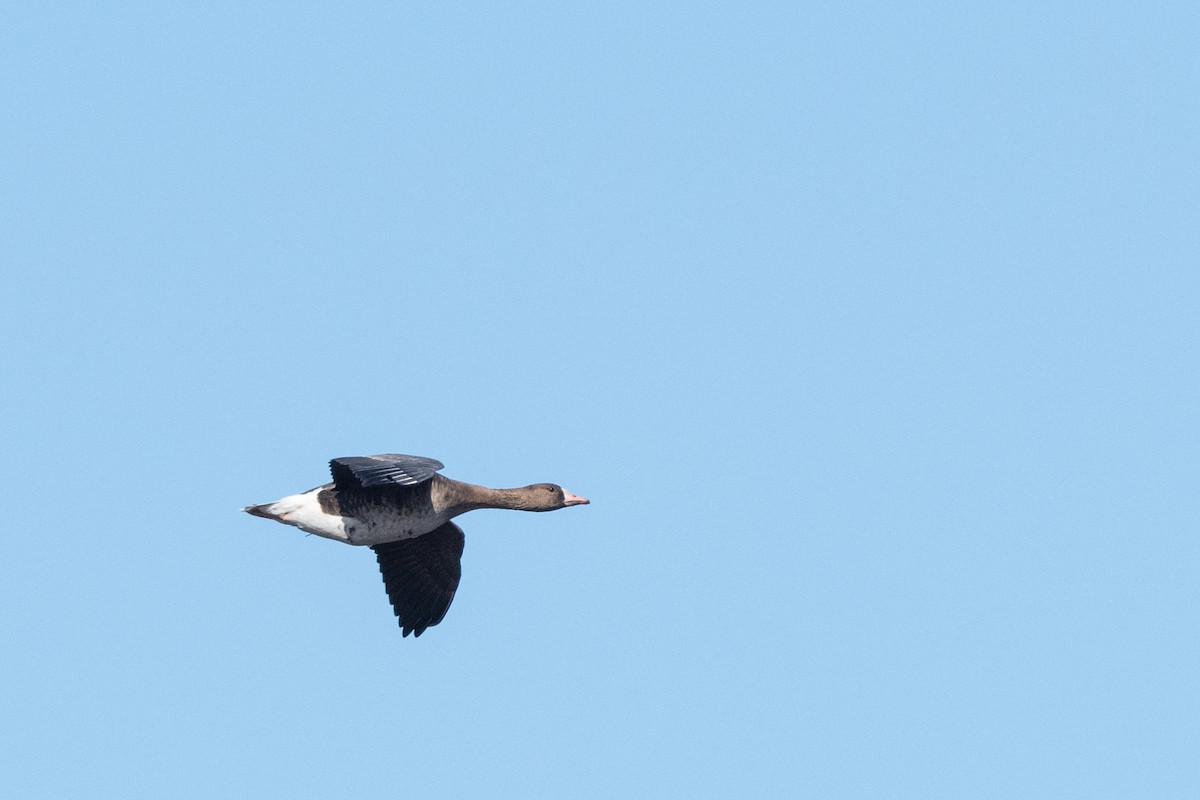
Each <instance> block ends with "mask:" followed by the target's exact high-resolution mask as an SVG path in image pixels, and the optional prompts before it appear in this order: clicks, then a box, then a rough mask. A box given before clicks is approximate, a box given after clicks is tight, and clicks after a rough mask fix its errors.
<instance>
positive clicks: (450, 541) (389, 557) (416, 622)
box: [371, 522, 465, 636]
mask: <svg viewBox="0 0 1200 800" xmlns="http://www.w3.org/2000/svg"><path fill="white" fill-rule="evenodd" d="M464 541H465V539H464V537H463V532H462V528H460V527H458V526H457V525H455V524H454V523H453V522H447V523H446V524H445V525H442V526H441V527H440V528H435V529H434V530H432V531H430V532H429V533H426V534H425V535H423V536H416V537H414V538H412V539H401V540H400V541H398V542H388V543H387V544H377V545H374V546H373V547H372V548H371V549H372V550H374V551H375V559H376V560H377V561H378V562H379V571H380V572H381V573H382V574H383V586H384V588H385V589H387V593H388V600H390V601H391V603H392V610H393V611H395V612H396V617H397V618H398V621H399V623H400V627H401V628H403V629H404V635H405V636H408V634H410V633H411V634H413V635H414V636H420V635H421V634H422V633H424V632H425V629H426V628H428V627H430V626H431V625H437V624H438V623H439V622H441V621H442V617H444V616H446V611H447V609H449V608H450V602H451V601H452V600H454V592H455V591H456V590H457V589H458V580H459V578H461V577H462V564H461V559H462V553H463V543H464Z"/></svg>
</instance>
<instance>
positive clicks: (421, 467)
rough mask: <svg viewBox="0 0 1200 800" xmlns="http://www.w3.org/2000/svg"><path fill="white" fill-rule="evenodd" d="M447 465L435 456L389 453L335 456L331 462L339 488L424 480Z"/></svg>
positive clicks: (398, 484)
mask: <svg viewBox="0 0 1200 800" xmlns="http://www.w3.org/2000/svg"><path fill="white" fill-rule="evenodd" d="M444 466H446V465H445V464H443V463H442V462H440V461H435V460H434V459H432V458H423V457H421V456H405V455H400V454H398V453H388V454H384V455H381V456H352V457H348V458H335V459H333V460H332V461H330V462H329V471H330V472H331V473H333V485H334V486H335V487H336V488H338V489H366V488H368V487H371V486H413V485H415V484H418V483H424V482H425V481H427V480H429V479H430V478H432V477H433V473H435V472H437V471H438V470H439V469H441V468H442V467H444Z"/></svg>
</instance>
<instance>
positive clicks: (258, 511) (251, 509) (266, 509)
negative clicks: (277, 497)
mask: <svg viewBox="0 0 1200 800" xmlns="http://www.w3.org/2000/svg"><path fill="white" fill-rule="evenodd" d="M273 505H275V504H274V503H263V504H262V505H258V506H246V507H245V508H243V509H242V511H245V512H246V513H247V514H253V515H254V516H256V517H262V518H263V519H279V517H277V516H275V515H274V514H272V513H271V512H270V508H271V506H273Z"/></svg>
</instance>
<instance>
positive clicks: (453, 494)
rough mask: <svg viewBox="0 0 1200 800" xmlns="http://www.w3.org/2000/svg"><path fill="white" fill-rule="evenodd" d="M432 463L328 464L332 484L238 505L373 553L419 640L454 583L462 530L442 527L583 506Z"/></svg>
mask: <svg viewBox="0 0 1200 800" xmlns="http://www.w3.org/2000/svg"><path fill="white" fill-rule="evenodd" d="M444 467H445V465H444V464H442V462H440V461H436V460H435V459H432V458H425V457H423V456H409V455H402V454H398V453H387V454H384V455H377V456H353V457H347V458H335V459H333V460H332V461H330V462H329V471H330V472H331V473H332V475H333V482H332V483H326V484H324V485H322V486H318V487H317V488H315V489H310V490H309V491H307V492H301V493H300V494H293V495H288V496H287V497H284V498H283V499H281V500H276V501H275V502H274V503H262V504H260V505H253V506H246V507H245V508H243V509H242V510H243V511H245V512H246V513H247V514H252V515H254V516H256V517H262V518H264V519H271V520H275V521H276V522H282V523H283V524H284V525H292V526H295V527H297V528H299V529H300V530H302V531H306V532H308V533H312V534H316V535H317V536H323V537H324V538H326V539H333V540H335V541H338V542H344V543H345V544H351V545H365V546H367V547H370V548H371V549H372V550H374V551H375V560H376V561H378V562H379V571H380V573H381V574H382V575H383V584H384V588H385V589H386V590H387V595H388V600H389V601H390V602H391V604H392V610H393V611H394V612H395V614H396V619H397V622H398V623H399V625H400V627H401V628H402V629H403V632H404V633H403V635H404V636H408V635H409V634H410V633H411V634H412V635H413V636H414V637H415V636H420V635H421V634H422V633H424V632H425V630H426V629H427V628H430V627H432V626H434V625H437V624H438V623H439V622H441V621H442V618H443V617H444V616H446V611H447V610H448V609H449V608H450V602H451V601H452V600H453V599H454V592H455V591H456V590H457V589H458V581H459V578H461V577H462V567H461V564H460V561H461V559H462V553H463V541H464V539H463V532H462V528H460V527H458V526H457V525H455V524H454V523H453V522H451V521H450V520H451V519H453V518H454V517H457V516H458V515H459V514H464V513H466V512H467V511H474V510H475V509H478V508H511V509H514V510H517V511H555V510H557V509H560V508H566V507H567V506H579V505H587V504H588V502H589V501H588V499H587V498H585V497H579V496H578V495H574V494H571V493H570V492H568V491H566V490H565V489H563V488H562V487H561V486H559V485H557V484H554V483H534V484H531V485H529V486H523V487H521V488H519V489H489V488H487V487H485V486H476V485H475V484H472V483H463V482H462V481H456V480H452V479H450V478H447V477H445V476H443V475H439V474H438V470H441V469H443V468H444Z"/></svg>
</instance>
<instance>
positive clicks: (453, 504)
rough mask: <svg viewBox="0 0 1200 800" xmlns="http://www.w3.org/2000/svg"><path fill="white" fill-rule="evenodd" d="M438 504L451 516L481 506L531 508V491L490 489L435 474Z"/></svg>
mask: <svg viewBox="0 0 1200 800" xmlns="http://www.w3.org/2000/svg"><path fill="white" fill-rule="evenodd" d="M434 480H435V483H434V492H435V497H437V506H438V507H439V508H441V509H444V510H445V511H446V512H447V513H448V514H449V515H450V516H451V517H457V516H458V515H459V514H465V513H466V512H468V511H474V510H476V509H479V508H507V509H511V510H514V511H527V510H529V509H530V504H529V493H528V492H527V491H525V490H524V489H489V488H488V487H486V486H477V485H475V484H473V483H463V482H462V481H456V480H452V479H451V478H445V477H443V476H441V475H437V476H434Z"/></svg>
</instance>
